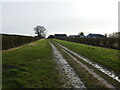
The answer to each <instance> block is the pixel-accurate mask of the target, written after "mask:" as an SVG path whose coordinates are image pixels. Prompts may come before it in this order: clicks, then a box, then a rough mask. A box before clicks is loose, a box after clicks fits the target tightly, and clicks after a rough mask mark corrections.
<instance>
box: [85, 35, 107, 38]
mask: <svg viewBox="0 0 120 90" xmlns="http://www.w3.org/2000/svg"><path fill="white" fill-rule="evenodd" d="M87 37H92V38H100V37H105V36H104V35H101V34H88V35H87Z"/></svg>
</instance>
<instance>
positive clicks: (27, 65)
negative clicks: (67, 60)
mask: <svg viewBox="0 0 120 90" xmlns="http://www.w3.org/2000/svg"><path fill="white" fill-rule="evenodd" d="M51 49H52V48H51V46H50V44H49V42H48V40H47V39H44V40H43V39H42V40H38V41H35V42H32V43H30V44H26V45H23V46H22V47H20V48H16V49H13V50H6V51H3V53H2V54H3V55H2V57H3V58H2V63H3V77H2V79H3V88H48V87H49V88H50V87H61V86H60V85H61V84H60V83H59V80H58V74H57V70H56V69H55V67H56V64H55V62H54V60H53V56H52V50H51Z"/></svg>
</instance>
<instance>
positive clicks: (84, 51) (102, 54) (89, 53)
mask: <svg viewBox="0 0 120 90" xmlns="http://www.w3.org/2000/svg"><path fill="white" fill-rule="evenodd" d="M54 41H56V42H58V43H60V44H62V45H64V46H66V47H68V48H69V49H71V50H73V51H75V52H76V53H78V54H81V55H83V56H85V57H87V58H89V59H91V60H93V61H95V62H97V63H99V64H101V65H102V66H103V67H106V68H107V69H110V70H113V71H114V72H115V73H117V74H118V75H119V74H120V69H119V68H120V66H118V65H119V63H120V60H118V59H119V58H118V55H119V52H118V50H114V49H108V48H102V47H95V46H90V45H85V44H78V43H73V42H68V41H64V40H58V39H54Z"/></svg>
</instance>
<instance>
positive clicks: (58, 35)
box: [54, 34, 67, 38]
mask: <svg viewBox="0 0 120 90" xmlns="http://www.w3.org/2000/svg"><path fill="white" fill-rule="evenodd" d="M54 37H55V38H59V37H67V35H66V34H55V35H54Z"/></svg>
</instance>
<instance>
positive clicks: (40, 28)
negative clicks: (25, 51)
mask: <svg viewBox="0 0 120 90" xmlns="http://www.w3.org/2000/svg"><path fill="white" fill-rule="evenodd" d="M34 30H35V34H37V35H38V37H40V38H42V37H45V36H46V28H45V27H43V26H36V27H35V28H34Z"/></svg>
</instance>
